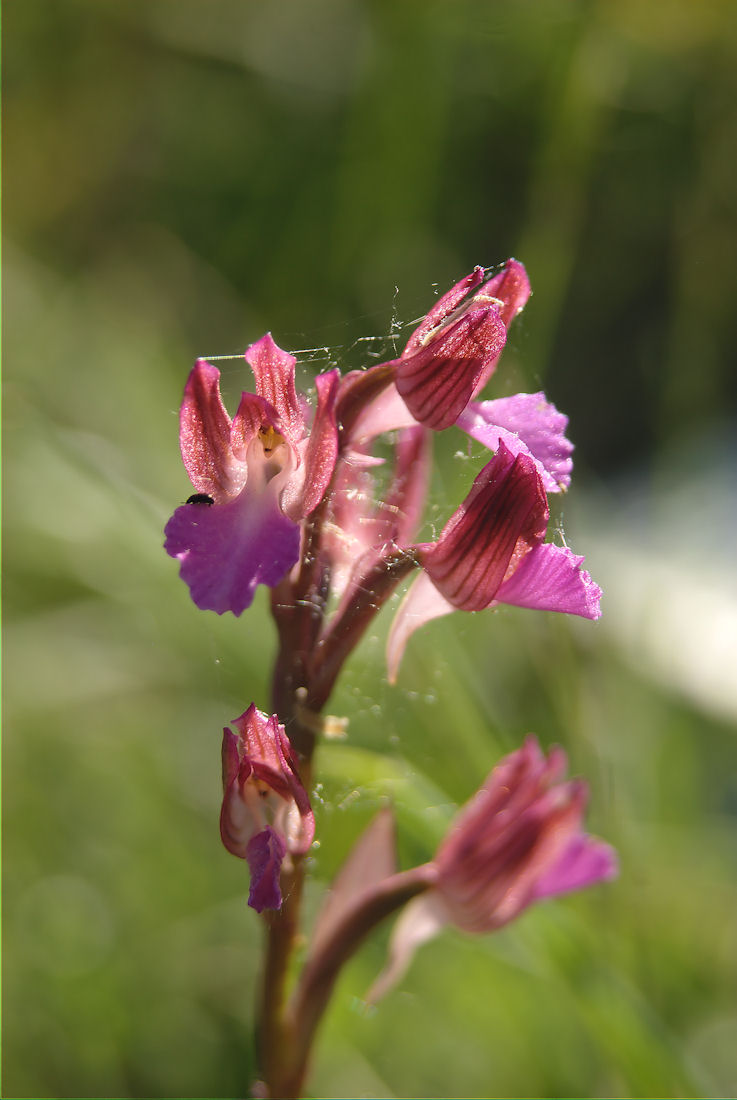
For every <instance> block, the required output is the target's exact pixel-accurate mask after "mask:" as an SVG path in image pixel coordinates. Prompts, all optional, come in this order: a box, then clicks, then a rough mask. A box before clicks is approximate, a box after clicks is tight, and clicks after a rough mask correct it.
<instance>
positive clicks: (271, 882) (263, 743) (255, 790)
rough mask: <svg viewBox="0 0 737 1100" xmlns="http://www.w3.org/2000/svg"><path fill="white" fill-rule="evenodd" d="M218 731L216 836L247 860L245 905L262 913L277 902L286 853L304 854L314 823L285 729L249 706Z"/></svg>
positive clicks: (278, 904) (234, 852)
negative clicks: (220, 752) (220, 781)
mask: <svg viewBox="0 0 737 1100" xmlns="http://www.w3.org/2000/svg"><path fill="white" fill-rule="evenodd" d="M232 725H233V726H234V727H235V728H236V729H237V731H238V735H237V736H236V734H234V733H233V732H232V731H231V730H229V729H228V728H227V727H226V728H225V729H224V730H223V791H224V794H223V806H222V810H221V813H220V835H221V836H222V839H223V844H224V845H225V847H226V848H227V849H228V851H229V852H232V853H233V855H236V856H239V857H240V858H241V859H245V860H247V861H248V866H249V868H250V871H251V889H250V893H249V896H248V904H249V905H250V906H251V907H252V908H253V909H255V910H256V912H258V913H261V912H262V911H263V910H264V909H279V908H281V904H282V896H281V889H280V885H279V877H280V874H281V869H282V864H283V863H284V861H285V860H286V859H287V858H288V857H289V856H291V855H296V854H304V853H305V852H307V851H308V850H309V847H310V845H311V844H312V840H313V837H314V835H315V819H314V815H313V813H312V810H311V808H310V800H309V798H308V795H307V791H306V790H305V789H304V787H303V785H302V781H301V780H300V778H299V774H298V772H297V764H296V760H295V757H294V752H293V750H292V747H291V745H290V744H289V739H288V738H287V735H286V733H285V731H284V726H282V725H281V724H280V722H279V719H278V718H277V717H276V715H275V714H274V715H271V717H268V716H267V715H266V714H263V713H262V712H261V711H260V710H258V709H257V708H256V706H255V705H254V704H253V703H252V704H251V706H250V707H249V708H248V710H247V711H245V713H244V714H242V715H241V716H240V718H236V719H235V720H234V722H233V723H232Z"/></svg>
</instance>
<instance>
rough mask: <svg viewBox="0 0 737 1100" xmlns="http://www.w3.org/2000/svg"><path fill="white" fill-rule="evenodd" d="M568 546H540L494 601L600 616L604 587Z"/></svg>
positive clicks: (589, 616)
mask: <svg viewBox="0 0 737 1100" xmlns="http://www.w3.org/2000/svg"><path fill="white" fill-rule="evenodd" d="M583 561H584V559H583V558H582V557H579V556H578V555H576V554H574V553H573V552H572V551H571V550H569V549H568V548H567V547H563V546H554V545H553V544H552V543H545V545H543V546H537V547H535V549H534V550H532V551H531V552H530V553H529V554H527V555H526V557H525V558H523V560H522V562H521V563H520V565H519V566H518V568H517V569H516V570H515V572H514V573H512V574H511V576H510V577H508V578H507V580H505V581H504V582H503V583H502V584H501V585H500V587H499V589H498V591H497V593H496V598H495V603H508V604H513V605H514V606H515V607H530V608H535V609H537V610H540V611H561V612H563V613H564V614H567V615H581V616H582V617H583V618H584V619H598V618H599V616H600V615H601V610H600V607H599V601H600V599H601V589H600V588H599V586H598V584H596V583H595V582H594V581H592V579H591V576H590V574H589V573H587V571H586V570H585V569H582V568H581V565H582V564H583Z"/></svg>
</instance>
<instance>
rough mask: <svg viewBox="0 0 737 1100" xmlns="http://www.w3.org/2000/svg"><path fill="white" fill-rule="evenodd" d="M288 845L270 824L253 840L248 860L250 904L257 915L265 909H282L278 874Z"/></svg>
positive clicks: (247, 852) (248, 850) (250, 844)
mask: <svg viewBox="0 0 737 1100" xmlns="http://www.w3.org/2000/svg"><path fill="white" fill-rule="evenodd" d="M286 854H287V846H286V844H285V842H284V840H283V838H282V837H280V836H279V834H278V833H277V832H276V831H275V830H274V829H272V828H271V826H270V825H267V827H266V828H265V829H264V830H263V831H262V832H260V833H256V835H255V836H253V837H251V839H250V841H249V843H248V848H247V850H246V859H247V860H248V866H249V868H250V871H251V889H250V891H249V894H248V904H249V905H250V906H251V908H252V909H255V910H256V912H257V913H262V912H263V911H264V909H281V901H282V898H281V890H280V888H279V874H280V872H281V865H282V860H283V859H284V856H285V855H286Z"/></svg>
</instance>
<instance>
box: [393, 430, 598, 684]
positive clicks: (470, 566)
mask: <svg viewBox="0 0 737 1100" xmlns="http://www.w3.org/2000/svg"><path fill="white" fill-rule="evenodd" d="M549 516H550V512H549V509H548V503H547V497H546V493H545V488H544V484H543V480H542V477H541V475H540V472H539V470H538V468H537V464H536V462H535V461H534V459H533V458H532V457H531V456H530V455H528V454H525V453H524V452H519V453H517V454H516V455H515V454H514V453H513V452H512V451H511V450H510V449H509V448H508V447H507V446H506V444H505V443H504V442H503V440H501V439H500V440H499V443H498V451H497V453H496V455H495V456H494V458H492V459H491V461H490V462H488V463H487V464H486V466H485V467H484V469H483V470H482V471H481V473H480V474H479V475H478V477H477V478H476V480H475V481H474V483H473V486H472V488H471V491H470V493H469V494H468V496H467V497H466V499H465V501H464V502H463V504H462V505H461V506H460V508H458V509H457V511H456V512H455V513H454V515H453V516H451V518H450V520H449V521H448V523H447V524H446V525H445V527H444V528H443V531H442V532H441V534H440V538H439V539H438V540H437V542H433V543H424V544H421V545H419V546H416V547H414V551H415V554H416V556H417V558H418V560H419V562H420V564H421V565H422V566H423V572H422V573H421V574H420V576H419V577H418V578H417V579H416V580H415V581H414V582H413V584H412V586H411V588H410V589H409V591H408V592H407V595H406V596H405V597H404V600H403V601H402V603H401V605H400V607H399V609H398V611H397V613H396V615H395V617H394V622H393V624H392V627H391V630H390V633H389V639H388V643H387V659H388V666H389V678H390V680H394V679H396V675H397V670H398V668H399V664H400V661H401V659H402V655H403V653H404V649H405V646H406V644H407V639H408V638H409V637H410V635H411V634H412V633H413V632H414V631H415V630H417V629H418V627H420V626H422V625H423V624H424V623H426V622H429V621H430V620H431V619H434V618H437V617H438V616H440V615H447V614H448V613H449V612H451V611H454V610H456V609H461V610H464V611H480V610H482V609H484V608H492V607H496V606H497V605H498V604H500V603H506V604H513V605H515V606H517V607H529V608H537V609H539V610H546V611H560V612H563V613H565V614H569V615H581V616H582V617H583V618H587V619H597V618H598V617H599V615H600V613H601V612H600V609H599V600H600V597H601V589H600V588H599V586H598V585H597V584H595V583H594V582H593V581H592V580H591V577H590V576H589V574H588V573H587V572H586V571H585V570H583V569H581V565H582V563H583V558H582V557H577V556H576V555H575V554H573V553H572V552H571V551H570V550H568V549H567V548H564V547H560V546H554V545H553V544H552V543H547V544H543V538H544V537H545V532H546V529H547V524H548V519H549Z"/></svg>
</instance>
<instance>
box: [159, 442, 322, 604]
mask: <svg viewBox="0 0 737 1100" xmlns="http://www.w3.org/2000/svg"><path fill="white" fill-rule="evenodd" d="M256 446H259V447H260V444H259V443H258V442H257V443H256ZM256 480H257V479H254V481H256ZM279 481H280V478H279V477H276V478H274V479H273V480H272V481H271V482H269V484H268V485H267V486H266V487H263V488H262V487H260V486H258V484H254V485H253V486H252V484H251V481H250V480H249V482H248V483H247V484H246V487H245V489H243V491H242V492H241V493H240V495H239V496H237V497H236V498H235V499H234V500H231V501H228V502H227V503H225V504H214V505H212V506H208V505H206V504H185V505H183V506H182V507H181V508H177V510H176V511H175V512H174V515H173V516H172V517H171V519H170V520H169V522H168V523H167V525H166V529H165V532H164V534H165V535H166V541H165V543H164V548H165V550H166V552H167V554H169V555H171V557H173V558H178V559H179V561H180V562H181V568H180V570H179V574H180V576H181V578H182V580H183V581H185V582H186V583H187V584H188V585H189V589H190V593H191V596H192V599H193V600H194V602H195V603H196V604H197V606H198V607H199V608H200V609H201V610H203V611H216V612H217V614H218V615H222V614H223V613H224V612H226V611H232V612H233V614H234V615H240V614H242V612H243V611H245V609H246V608H247V607H250V605H251V603H252V601H253V596H254V592H255V590H256V586H257V585H259V584H266V585H269V586H271V587H273V586H274V585H275V584H278V583H279V581H280V580H281V579H282V578H283V577H284V576H285V575H286V574H287V573H288V572H289V570H290V569H291V568H292V566H293V565H294V563H295V562H296V561H297V558H298V557H299V541H300V532H299V527H298V526H297V524H295V523H292V521H291V520H289V519H287V517H286V516H284V515H283V514H282V512H281V511H280V509H279V505H278V499H277V492H278V485H277V484H276V483H277V482H279Z"/></svg>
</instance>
